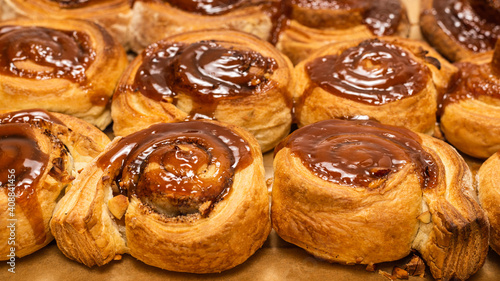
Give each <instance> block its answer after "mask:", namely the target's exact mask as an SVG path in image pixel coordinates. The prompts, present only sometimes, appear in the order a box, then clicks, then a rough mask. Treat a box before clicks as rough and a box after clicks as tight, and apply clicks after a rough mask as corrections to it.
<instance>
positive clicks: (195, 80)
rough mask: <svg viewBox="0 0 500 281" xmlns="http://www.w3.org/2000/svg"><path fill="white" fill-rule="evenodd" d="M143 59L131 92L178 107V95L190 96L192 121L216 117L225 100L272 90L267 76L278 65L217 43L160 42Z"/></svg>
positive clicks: (248, 52)
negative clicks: (216, 110)
mask: <svg viewBox="0 0 500 281" xmlns="http://www.w3.org/2000/svg"><path fill="white" fill-rule="evenodd" d="M143 56H144V58H143V63H142V65H141V66H140V67H139V69H138V71H137V74H136V76H135V80H134V83H133V85H132V86H131V89H129V90H131V91H140V93H141V94H143V95H144V96H146V97H148V98H150V99H153V100H156V101H162V100H163V101H170V99H171V101H172V102H173V103H174V104H176V103H177V98H176V96H177V95H178V94H181V93H182V94H186V95H189V96H190V97H191V98H192V100H193V109H192V110H191V112H190V117H189V118H190V119H197V118H213V117H214V111H215V109H216V108H217V104H218V103H219V101H220V100H224V99H238V98H243V97H246V96H251V95H258V94H259V93H260V92H262V91H263V90H264V89H266V87H272V85H273V84H272V83H270V81H269V80H268V78H269V77H270V76H271V75H272V73H273V72H274V71H275V70H276V69H277V67H278V66H277V63H276V61H275V60H274V59H272V58H267V57H263V56H262V55H261V54H259V53H257V52H254V51H243V50H237V49H233V48H227V47H224V46H221V45H219V44H218V43H216V42H212V41H201V42H197V43H193V44H190V45H187V44H182V43H168V42H164V43H158V44H157V45H153V48H148V49H146V51H145V53H144V54H143ZM122 90H123V89H122ZM118 92H120V89H119V91H118ZM118 94H119V93H118Z"/></svg>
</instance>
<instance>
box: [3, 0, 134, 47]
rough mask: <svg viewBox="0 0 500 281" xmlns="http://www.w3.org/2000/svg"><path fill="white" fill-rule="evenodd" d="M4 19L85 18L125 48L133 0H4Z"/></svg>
mask: <svg viewBox="0 0 500 281" xmlns="http://www.w3.org/2000/svg"><path fill="white" fill-rule="evenodd" d="M1 3H2V9H0V19H1V20H11V19H16V18H20V17H23V18H30V19H43V18H53V19H84V20H89V21H93V22H95V23H97V24H99V25H102V26H104V27H105V28H106V29H107V30H108V31H109V32H110V33H111V34H112V35H113V36H114V37H115V38H116V40H118V42H120V43H121V44H123V45H127V44H128V41H129V35H128V25H129V22H130V18H131V16H132V13H131V8H130V1H129V0H29V1H23V0H2V2H1Z"/></svg>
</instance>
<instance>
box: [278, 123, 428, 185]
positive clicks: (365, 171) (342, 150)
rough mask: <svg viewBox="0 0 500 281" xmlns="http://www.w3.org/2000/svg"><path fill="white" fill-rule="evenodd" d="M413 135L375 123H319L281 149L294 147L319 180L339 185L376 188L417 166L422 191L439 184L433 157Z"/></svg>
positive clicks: (286, 140) (292, 149)
mask: <svg viewBox="0 0 500 281" xmlns="http://www.w3.org/2000/svg"><path fill="white" fill-rule="evenodd" d="M420 141H421V140H420V138H419V137H418V135H416V134H415V133H413V132H411V131H410V130H407V129H404V128H399V127H392V126H386V125H382V124H379V123H377V122H374V121H345V120H327V121H321V122H318V123H315V124H312V125H309V126H306V127H303V128H301V129H299V130H297V131H295V132H294V133H293V134H292V135H290V136H289V137H288V138H287V139H285V140H284V141H283V142H282V143H281V144H280V145H279V146H278V147H277V148H276V152H278V151H279V150H280V149H282V148H283V147H288V148H290V150H291V152H292V153H293V154H294V155H295V156H297V157H299V158H300V159H301V161H302V163H303V164H304V166H305V167H307V168H308V169H309V170H310V171H311V172H313V173H314V174H315V175H316V176H318V177H319V178H321V179H323V180H326V181H330V182H334V183H337V184H341V185H347V186H353V187H359V186H360V187H365V188H370V189H372V188H378V187H380V186H382V183H383V182H384V181H385V180H387V178H388V177H389V175H390V174H393V173H396V172H398V171H399V170H401V169H402V168H403V167H404V166H406V165H414V168H415V170H416V171H417V172H418V174H419V176H420V180H421V184H422V188H432V187H434V186H435V185H436V180H437V167H436V164H435V160H434V159H433V157H432V156H431V155H430V154H429V153H427V152H426V151H425V150H424V149H423V148H422V146H421V144H420Z"/></svg>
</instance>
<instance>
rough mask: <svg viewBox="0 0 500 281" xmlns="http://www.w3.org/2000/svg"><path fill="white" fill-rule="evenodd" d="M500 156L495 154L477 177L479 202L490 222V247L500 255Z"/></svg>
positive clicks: (485, 163) (482, 166) (480, 169)
mask: <svg viewBox="0 0 500 281" xmlns="http://www.w3.org/2000/svg"><path fill="white" fill-rule="evenodd" d="M499 167H500V154H499V153H495V154H493V155H492V156H491V157H490V158H488V160H486V162H484V163H483V165H481V168H479V172H478V175H477V179H478V193H479V202H480V203H481V207H483V209H484V211H485V212H486V214H487V216H488V219H489V222H490V226H491V228H490V246H491V248H492V249H493V250H495V252H497V253H500V208H499V204H498V203H499V202H500V192H499V190H500V189H499V188H498V185H499V182H500V180H499V178H498V177H499V175H500V169H499Z"/></svg>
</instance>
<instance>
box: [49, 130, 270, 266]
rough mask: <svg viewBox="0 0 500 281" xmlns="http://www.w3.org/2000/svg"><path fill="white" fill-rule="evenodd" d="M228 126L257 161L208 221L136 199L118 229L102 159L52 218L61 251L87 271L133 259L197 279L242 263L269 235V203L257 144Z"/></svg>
mask: <svg viewBox="0 0 500 281" xmlns="http://www.w3.org/2000/svg"><path fill="white" fill-rule="evenodd" d="M205 122H211V123H213V124H219V125H222V123H219V122H215V121H205ZM223 126H224V127H226V126H227V128H230V129H231V130H232V131H233V132H236V133H237V134H238V135H240V136H241V137H243V138H244V139H245V140H246V141H247V142H248V143H249V144H250V150H251V152H250V153H251V157H252V162H251V163H250V164H249V166H247V167H246V168H244V169H242V170H239V171H237V172H236V174H235V176H234V180H233V183H232V185H231V187H230V188H231V191H230V192H229V193H228V195H226V197H225V198H224V199H223V200H222V201H219V202H218V203H216V204H215V206H214V208H213V209H212V210H211V211H210V213H209V214H208V216H207V217H200V216H189V215H187V216H181V217H178V219H176V218H170V219H166V218H165V217H164V216H163V215H160V213H157V212H156V211H152V210H151V209H149V208H147V207H146V205H145V202H141V200H140V199H138V197H136V196H132V197H131V199H130V203H129V204H128V208H127V210H126V213H125V219H124V222H123V223H124V224H125V225H123V224H122V223H117V221H116V220H115V219H113V215H112V214H111V212H110V210H109V209H108V204H110V203H109V202H108V200H109V199H111V198H112V197H113V195H112V191H111V186H110V184H111V183H110V180H109V177H108V179H106V178H103V176H104V172H103V170H102V169H101V168H99V167H98V165H97V161H99V159H100V157H102V155H103V154H101V155H100V156H99V157H97V158H96V159H95V160H94V161H93V162H92V163H91V164H90V165H89V166H87V168H86V169H85V170H84V171H83V172H82V173H81V174H80V176H79V177H78V178H77V179H76V181H75V185H76V188H73V189H72V190H71V191H70V192H69V193H68V194H67V195H66V196H65V197H64V198H63V199H62V200H61V204H60V205H59V206H58V208H57V210H56V211H55V215H54V218H53V219H52V221H51V227H52V232H53V234H54V236H55V237H56V239H57V242H58V246H59V248H60V249H61V251H62V252H63V253H64V254H65V255H66V256H67V257H69V258H71V259H74V260H77V261H79V262H81V263H84V264H85V265H87V266H93V265H103V264H106V263H108V262H110V261H111V260H113V258H114V257H115V256H116V255H120V254H123V253H129V254H131V255H132V256H134V257H135V258H137V259H139V260H141V261H143V262H145V263H147V264H149V265H153V266H156V267H160V268H163V269H167V270H171V271H180V272H193V273H210V272H220V271H223V270H227V269H230V268H232V267H234V266H236V265H238V264H240V263H242V262H244V261H245V260H246V259H247V258H248V257H249V256H250V255H252V254H253V253H254V252H255V251H256V250H257V249H258V248H260V247H261V246H262V244H263V243H264V241H265V240H266V238H267V236H268V234H269V232H270V228H271V226H270V219H269V201H268V200H269V199H268V195H267V188H266V185H265V180H264V167H263V164H262V154H261V151H260V148H259V145H258V144H257V142H256V141H255V139H254V138H253V137H252V136H251V135H250V134H249V133H248V132H246V131H245V130H242V129H240V128H238V127H236V126H232V125H223ZM120 139H121V138H120V137H118V138H116V139H115V140H114V141H113V142H112V144H111V145H110V146H109V147H108V149H109V148H110V147H113V145H115V144H116V143H117V142H118V141H119V140H120Z"/></svg>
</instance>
